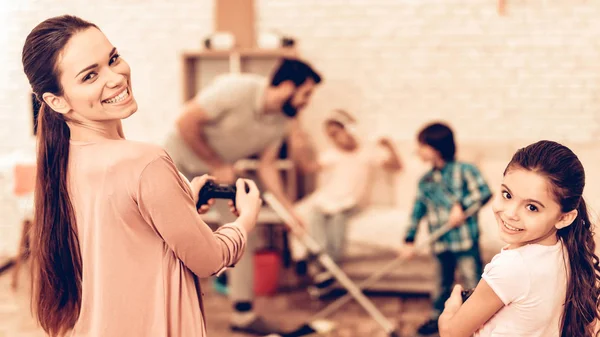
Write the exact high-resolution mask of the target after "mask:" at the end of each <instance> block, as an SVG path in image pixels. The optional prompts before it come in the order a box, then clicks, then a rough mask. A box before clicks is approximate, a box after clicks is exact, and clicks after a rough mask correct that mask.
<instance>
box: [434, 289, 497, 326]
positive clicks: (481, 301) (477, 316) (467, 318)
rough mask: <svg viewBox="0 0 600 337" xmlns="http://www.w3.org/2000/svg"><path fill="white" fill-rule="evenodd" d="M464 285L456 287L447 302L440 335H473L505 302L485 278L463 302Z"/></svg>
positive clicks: (440, 321)
mask: <svg viewBox="0 0 600 337" xmlns="http://www.w3.org/2000/svg"><path fill="white" fill-rule="evenodd" d="M461 291H462V287H460V286H456V287H454V291H452V295H451V296H450V298H449V299H448V301H447V302H446V307H445V309H444V312H443V313H442V315H441V316H440V318H439V321H438V325H439V330H440V337H463V336H464V337H469V336H473V334H474V333H475V331H477V330H478V329H479V328H480V327H481V326H483V325H484V324H485V322H487V321H489V320H490V318H492V316H494V315H495V314H496V313H497V312H498V311H499V310H500V309H502V307H504V303H502V300H500V298H499V297H498V295H496V293H495V292H494V290H492V288H491V287H490V286H489V285H488V284H487V282H486V281H485V280H481V282H479V284H478V285H477V288H475V292H473V294H472V295H471V297H469V299H468V300H467V301H466V302H465V303H464V304H463V303H462V298H461V294H460V293H461Z"/></svg>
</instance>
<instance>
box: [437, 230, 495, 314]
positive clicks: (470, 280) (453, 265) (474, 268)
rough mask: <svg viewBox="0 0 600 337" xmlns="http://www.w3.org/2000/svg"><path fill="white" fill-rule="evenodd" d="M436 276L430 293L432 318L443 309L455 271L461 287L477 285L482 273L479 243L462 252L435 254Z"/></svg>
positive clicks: (450, 291)
mask: <svg viewBox="0 0 600 337" xmlns="http://www.w3.org/2000/svg"><path fill="white" fill-rule="evenodd" d="M436 260H437V275H436V276H437V277H436V286H435V288H434V291H433V293H432V296H431V297H432V300H433V312H432V318H434V319H435V318H438V317H439V316H440V314H441V313H442V312H443V311H444V304H445V303H446V301H447V300H448V298H449V297H450V294H451V293H452V287H453V285H454V281H455V280H454V278H455V275H456V272H457V271H458V274H459V276H460V278H461V280H462V287H463V288H464V289H465V290H467V289H472V288H475V287H476V286H477V283H479V280H480V279H481V274H482V272H483V271H482V269H483V266H482V262H481V254H480V253H479V244H478V243H477V241H476V243H475V244H474V245H473V247H472V248H471V249H469V250H467V251H464V252H443V253H440V254H437V255H436Z"/></svg>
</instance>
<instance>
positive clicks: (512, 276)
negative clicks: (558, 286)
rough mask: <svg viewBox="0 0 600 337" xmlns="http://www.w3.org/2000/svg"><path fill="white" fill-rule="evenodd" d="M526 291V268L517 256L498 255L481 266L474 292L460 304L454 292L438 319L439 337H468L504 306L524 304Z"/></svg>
mask: <svg viewBox="0 0 600 337" xmlns="http://www.w3.org/2000/svg"><path fill="white" fill-rule="evenodd" d="M530 287H531V280H530V278H529V268H528V267H527V265H526V264H525V262H524V260H523V257H522V256H521V254H520V253H519V252H518V251H514V250H508V251H502V252H501V253H500V254H498V255H496V256H495V257H494V258H493V259H492V261H491V262H490V263H489V264H487V265H486V266H485V270H484V272H483V275H482V279H481V281H480V282H479V284H478V285H477V288H475V292H473V294H472V295H471V297H469V299H468V300H467V301H466V302H465V303H464V304H463V303H462V298H461V296H460V290H461V289H460V287H457V288H455V289H454V291H453V293H452V295H451V297H450V299H448V301H447V302H446V308H445V309H444V312H443V313H442V315H441V316H440V319H439V323H438V324H439V328H440V336H441V337H462V336H464V337H467V336H472V335H473V333H474V332H475V331H477V330H478V329H479V328H481V326H483V325H484V324H485V323H486V322H487V321H488V320H490V319H491V318H492V317H493V316H494V315H495V314H496V313H497V312H498V311H499V310H503V308H504V306H507V305H509V304H514V305H518V303H520V302H521V301H524V300H525V299H526V298H527V296H528V295H529V292H530ZM461 304H462V305H461ZM507 316H510V315H507ZM511 318H512V317H506V316H505V317H504V319H506V320H511Z"/></svg>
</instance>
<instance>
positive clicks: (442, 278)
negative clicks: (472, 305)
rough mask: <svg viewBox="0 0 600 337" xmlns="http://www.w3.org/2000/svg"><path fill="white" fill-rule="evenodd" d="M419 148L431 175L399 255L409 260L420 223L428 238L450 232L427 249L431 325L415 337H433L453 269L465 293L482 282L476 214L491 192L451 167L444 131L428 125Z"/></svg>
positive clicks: (461, 166) (470, 173)
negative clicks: (431, 266) (431, 261)
mask: <svg viewBox="0 0 600 337" xmlns="http://www.w3.org/2000/svg"><path fill="white" fill-rule="evenodd" d="M418 143H419V147H418V154H419V157H420V158H421V159H422V160H424V161H425V162H428V163H431V164H432V169H431V170H430V171H428V172H427V173H426V174H425V175H424V176H423V177H422V178H421V180H420V181H419V189H418V193H417V197H416V200H415V204H414V207H413V211H412V215H411V219H410V227H409V229H408V232H407V234H406V238H405V242H406V244H405V246H404V248H403V249H402V254H404V255H405V256H406V257H411V256H412V255H414V244H413V243H414V240H415V236H416V233H417V227H418V225H419V222H420V221H421V219H423V218H424V217H425V218H426V220H427V222H428V224H429V230H430V231H431V232H433V231H435V230H436V229H438V228H440V227H441V226H443V225H445V224H447V223H450V224H452V226H454V229H452V230H450V231H449V232H448V233H447V234H445V235H444V236H442V237H441V238H440V239H439V240H438V241H437V242H435V243H434V244H433V247H432V249H433V253H434V254H435V256H436V257H437V260H438V279H437V284H436V285H437V286H436V289H435V290H434V293H433V294H432V299H433V311H432V313H431V319H430V320H429V321H427V322H426V323H425V324H423V325H422V326H421V327H420V328H419V330H418V333H419V334H420V335H422V336H427V335H432V334H437V332H438V326H437V321H438V317H439V315H440V314H441V313H442V311H443V310H444V303H445V302H446V300H447V299H448V298H449V296H450V293H451V292H452V286H453V283H454V275H455V271H456V270H457V269H458V271H459V273H460V274H461V277H462V280H463V282H464V284H463V288H465V289H470V288H475V286H476V285H477V283H478V282H479V280H480V278H481V273H482V262H481V258H480V254H479V226H478V221H477V212H478V210H479V208H481V207H482V206H483V205H484V204H485V203H486V202H488V201H489V200H490V198H491V191H490V189H489V187H488V185H487V183H486V182H485V180H484V179H483V177H482V176H481V174H480V173H479V170H478V169H477V168H476V167H475V166H473V165H471V164H468V163H463V162H458V161H455V152H456V146H455V143H454V135H453V133H452V130H451V129H450V128H449V127H448V126H447V125H445V124H441V123H433V124H430V125H427V126H426V127H425V128H424V129H423V130H421V132H420V133H419V136H418ZM471 207H474V208H475V209H476V212H475V213H474V214H473V215H472V216H471V217H469V218H467V219H465V214H464V211H465V210H467V209H469V208H471Z"/></svg>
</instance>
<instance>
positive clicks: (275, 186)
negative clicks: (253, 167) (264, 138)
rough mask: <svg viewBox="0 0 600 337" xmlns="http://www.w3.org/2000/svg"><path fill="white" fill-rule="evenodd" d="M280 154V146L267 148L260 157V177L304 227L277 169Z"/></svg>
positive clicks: (266, 187)
mask: <svg viewBox="0 0 600 337" xmlns="http://www.w3.org/2000/svg"><path fill="white" fill-rule="evenodd" d="M278 154H279V144H273V145H271V146H269V147H267V148H266V149H265V150H264V151H263V152H262V153H261V156H260V161H259V164H258V176H259V178H260V180H261V181H262V183H263V184H264V186H265V189H266V190H267V191H269V192H271V194H273V196H275V198H277V200H279V201H280V202H281V203H282V204H283V206H285V208H286V209H287V210H288V211H289V212H290V213H291V214H292V216H294V218H295V219H296V220H297V221H298V222H299V223H300V224H301V225H302V226H304V224H303V222H302V220H301V219H300V218H299V217H298V216H297V215H296V212H295V211H294V205H293V204H292V202H291V201H290V200H289V199H288V196H287V195H286V193H285V191H284V189H283V181H282V180H281V175H280V174H279V170H278V169H277V159H278V157H279V156H278Z"/></svg>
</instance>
